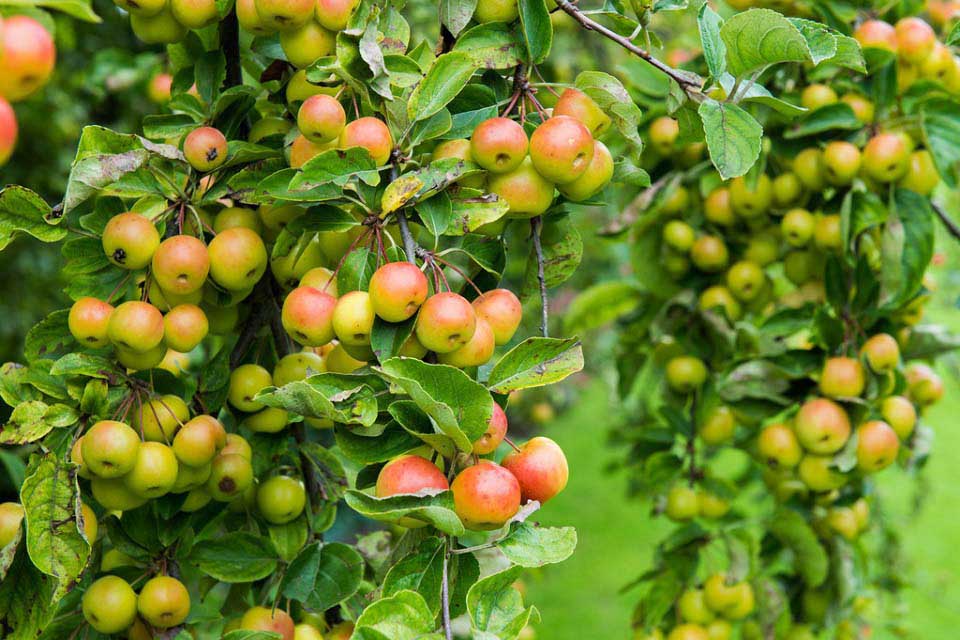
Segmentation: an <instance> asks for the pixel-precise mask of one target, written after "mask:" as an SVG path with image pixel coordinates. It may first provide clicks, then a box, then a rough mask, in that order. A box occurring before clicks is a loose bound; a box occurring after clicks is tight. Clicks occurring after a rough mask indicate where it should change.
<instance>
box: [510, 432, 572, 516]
mask: <svg viewBox="0 0 960 640" xmlns="http://www.w3.org/2000/svg"><path fill="white" fill-rule="evenodd" d="M502 464H503V467H504V468H505V469H506V470H507V471H509V472H510V473H512V474H513V475H514V477H515V478H516V479H517V482H519V483H520V497H521V501H522V502H523V503H527V502H530V501H532V500H536V501H537V502H539V503H540V504H541V505H542V504H544V503H545V502H547V501H548V500H550V499H551V498H553V497H554V496H556V495H557V494H558V493H560V492H561V491H563V489H564V488H565V487H566V486H567V480H568V478H569V476H570V471H569V468H568V466H567V458H566V456H565V455H564V453H563V449H561V448H560V445H558V444H557V443H556V442H554V441H553V440H551V439H550V438H545V437H543V436H538V437H536V438H532V439H531V440H529V441H527V442H525V443H524V444H522V445H520V447H519V451H511V452H510V453H508V454H507V456H506V457H505V458H504V459H503V463H502Z"/></svg>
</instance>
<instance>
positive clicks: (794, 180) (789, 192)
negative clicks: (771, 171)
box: [773, 171, 803, 209]
mask: <svg viewBox="0 0 960 640" xmlns="http://www.w3.org/2000/svg"><path fill="white" fill-rule="evenodd" d="M802 195H803V184H802V183H801V182H800V178H798V177H797V174H795V173H794V172H793V171H784V172H783V173H781V174H780V175H778V176H777V177H776V178H774V179H773V203H774V204H775V205H776V206H777V207H779V208H781V209H783V208H786V207H790V206H793V205H794V204H796V202H797V200H799V199H800V196H802Z"/></svg>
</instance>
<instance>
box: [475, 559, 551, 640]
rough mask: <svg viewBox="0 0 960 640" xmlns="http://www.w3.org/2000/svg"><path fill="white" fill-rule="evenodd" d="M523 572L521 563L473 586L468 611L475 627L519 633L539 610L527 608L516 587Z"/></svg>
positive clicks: (509, 634) (504, 634)
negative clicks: (514, 584)
mask: <svg viewBox="0 0 960 640" xmlns="http://www.w3.org/2000/svg"><path fill="white" fill-rule="evenodd" d="M522 574H523V569H522V568H521V567H511V568H509V569H507V570H506V571H501V572H499V573H494V574H493V575H490V576H487V577H486V578H484V579H483V580H480V581H479V582H477V583H476V584H475V585H473V586H472V587H470V591H469V592H468V593H467V613H468V615H469V617H470V626H471V628H473V629H474V630H476V631H486V632H490V633H493V634H496V637H499V638H503V639H508V638H516V637H517V634H519V633H520V631H521V630H522V629H523V627H525V626H526V625H527V622H528V621H529V620H530V618H531V616H533V615H534V614H535V612H536V609H534V608H533V607H530V608H529V609H525V608H524V606H523V598H522V597H521V596H520V592H518V591H517V590H516V589H515V588H514V587H513V583H514V582H516V581H517V579H519V578H520V576H521V575H522Z"/></svg>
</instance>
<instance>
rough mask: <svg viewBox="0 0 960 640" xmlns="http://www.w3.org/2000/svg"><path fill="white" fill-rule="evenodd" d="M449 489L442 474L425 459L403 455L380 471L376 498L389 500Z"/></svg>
mask: <svg viewBox="0 0 960 640" xmlns="http://www.w3.org/2000/svg"><path fill="white" fill-rule="evenodd" d="M449 488H450V485H449V483H448V482H447V478H446V476H444V475H443V472H442V471H440V469H439V468H438V467H437V465H435V464H433V463H432V462H430V461H429V460H427V459H426V458H423V457H421V456H417V455H403V456H400V457H398V458H394V459H393V460H391V461H390V462H388V463H387V464H385V465H384V466H383V468H382V469H380V474H379V475H378V476H377V486H376V496H377V497H378V498H389V497H390V496H395V495H400V494H412V493H420V492H421V491H446V490H447V489H449Z"/></svg>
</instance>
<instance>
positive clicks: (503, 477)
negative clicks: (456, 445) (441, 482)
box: [450, 460, 520, 531]
mask: <svg viewBox="0 0 960 640" xmlns="http://www.w3.org/2000/svg"><path fill="white" fill-rule="evenodd" d="M450 489H451V490H452V491H453V503H454V509H455V510H456V512H457V515H458V516H459V517H460V520H462V521H463V524H464V526H465V527H466V528H467V529H470V530H472V531H490V530H493V529H499V528H500V527H502V526H503V525H505V524H506V523H507V521H508V520H510V518H512V517H513V516H514V515H516V513H517V511H519V510H520V483H519V482H518V481H517V478H516V477H515V476H514V475H513V474H512V473H510V472H509V471H507V470H506V469H505V468H503V467H501V466H500V465H498V464H497V463H495V462H491V461H489V460H481V461H480V462H479V463H477V464H475V465H473V466H470V467H467V468H466V469H464V470H463V471H461V472H460V473H459V474H458V475H457V477H456V478H454V479H453V484H451V485H450Z"/></svg>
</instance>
